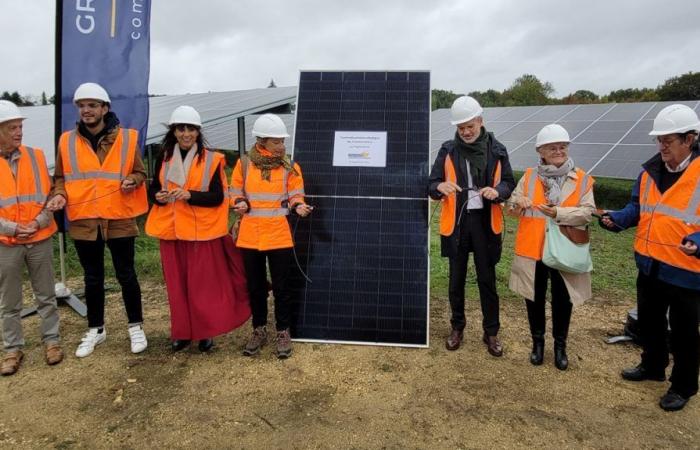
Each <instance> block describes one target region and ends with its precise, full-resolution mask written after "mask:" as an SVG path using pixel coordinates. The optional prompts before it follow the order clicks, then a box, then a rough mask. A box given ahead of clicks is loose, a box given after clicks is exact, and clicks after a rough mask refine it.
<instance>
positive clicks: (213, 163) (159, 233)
mask: <svg viewBox="0 0 700 450" xmlns="http://www.w3.org/2000/svg"><path fill="white" fill-rule="evenodd" d="M204 152H205V153H204V158H203V161H201V163H200V159H199V157H196V158H195V159H193V161H192V164H191V165H190V167H189V169H188V172H187V177H186V179H185V183H184V185H183V186H180V187H181V188H182V189H183V190H186V191H192V192H208V191H209V188H210V185H211V179H212V177H214V176H219V177H221V171H222V167H221V165H222V162H223V155H220V154H217V153H215V152H212V151H209V150H206V149H204ZM171 167H172V164H171V161H163V163H162V166H161V169H160V171H159V172H158V174H157V176H158V180H159V181H160V183H161V186H162V188H163V189H167V190H172V189H175V188H176V187H178V185H177V184H175V183H173V182H172V181H168V180H167V179H166V177H167V174H168V171H169V169H170V168H171ZM227 188H228V186H227V185H226V182H225V181H224V180H222V190H223V191H224V192H226V191H227ZM227 222H228V201H227V200H223V201H222V202H221V204H220V205H217V206H210V207H204V206H197V205H191V204H189V203H188V202H187V201H186V200H177V201H172V202H168V203H165V204H162V205H161V204H159V203H155V204H154V205H153V207H152V208H151V211H150V213H149V214H148V218H147V219H146V234H148V235H149V236H153V237H157V238H159V239H164V240H176V239H177V240H183V241H208V240H212V239H216V238H218V237H221V236H224V235H226V231H227Z"/></svg>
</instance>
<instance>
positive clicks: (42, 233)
mask: <svg viewBox="0 0 700 450" xmlns="http://www.w3.org/2000/svg"><path fill="white" fill-rule="evenodd" d="M19 151H20V153H21V156H20V158H19V160H18V161H17V163H18V164H17V175H16V176H15V175H14V174H13V173H12V169H11V168H10V164H9V162H8V161H7V160H6V159H5V158H0V218H2V219H5V220H9V221H11V222H16V223H19V224H23V225H26V224H28V223H29V222H31V221H32V220H34V219H36V217H37V216H38V215H39V214H40V213H41V211H42V210H43V209H44V206H45V204H46V199H47V198H48V195H49V191H50V190H51V180H50V179H49V171H48V170H47V168H46V159H44V152H42V151H41V150H40V149H38V148H36V149H35V148H31V147H27V146H25V145H21V146H20V147H19ZM56 229H57V227H56V222H54V220H53V219H51V223H50V224H49V226H47V227H45V228H42V229H40V230H39V231H37V232H36V233H35V234H34V236H32V237H31V238H29V239H22V240H21V241H18V240H17V238H15V237H14V236H2V235H0V242H1V243H3V244H5V245H17V244H31V243H33V242H39V241H43V240H45V239H48V238H50V237H51V236H52V235H53V234H54V233H55V232H56Z"/></svg>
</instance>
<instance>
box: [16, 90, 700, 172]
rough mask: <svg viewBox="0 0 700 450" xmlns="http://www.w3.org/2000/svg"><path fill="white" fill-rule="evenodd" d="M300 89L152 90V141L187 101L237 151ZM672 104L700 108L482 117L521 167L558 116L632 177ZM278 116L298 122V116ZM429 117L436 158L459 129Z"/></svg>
mask: <svg viewBox="0 0 700 450" xmlns="http://www.w3.org/2000/svg"><path fill="white" fill-rule="evenodd" d="M296 93H297V88H296V87H279V88H275V89H251V90H245V91H231V92H210V93H204V94H183V95H167V96H159V97H151V98H150V117H149V125H148V137H147V141H146V142H147V143H148V144H153V143H158V142H160V140H161V139H162V137H163V134H164V132H165V128H164V127H163V125H162V123H163V122H167V120H168V118H169V117H170V113H171V112H172V110H173V109H174V108H175V107H177V106H179V105H183V104H189V105H191V106H193V107H195V108H196V109H197V110H198V111H199V112H200V113H201V114H202V118H203V120H204V122H205V123H204V133H205V135H206V136H207V139H208V141H209V143H210V146H211V147H212V148H218V149H224V150H237V149H238V140H237V139H238V137H237V136H238V128H237V121H236V119H237V118H238V117H241V116H249V115H252V117H248V118H247V119H246V137H248V138H249V139H250V131H251V128H252V123H253V122H254V120H255V118H256V116H255V115H254V114H256V113H258V112H260V111H264V110H266V109H269V108H274V107H277V106H281V105H285V104H290V103H294V102H295V101H296ZM672 103H683V104H686V105H688V106H690V107H691V108H694V109H695V111H697V112H700V102H698V101H688V102H647V103H608V104H592V105H548V106H519V107H497V108H484V119H485V121H486V126H487V128H488V129H489V131H493V132H495V133H496V137H497V138H498V139H499V140H501V141H502V142H503V143H504V144H505V145H506V147H507V148H508V151H509V152H511V163H512V164H513V166H514V168H515V169H517V170H523V169H525V168H527V167H531V166H533V165H534V164H536V162H537V156H536V154H535V151H534V143H535V136H536V135H537V132H538V131H539V130H540V129H541V128H542V127H543V126H544V125H547V124H549V123H555V122H556V123H559V124H561V125H562V126H564V128H566V129H567V130H568V131H569V134H570V135H571V137H572V138H573V142H572V145H571V156H572V157H573V158H574V161H575V162H576V164H577V165H578V166H580V167H582V168H583V169H585V170H588V171H591V173H592V174H593V175H596V176H602V177H615V178H627V179H634V178H636V177H637V175H638V174H639V170H640V166H641V164H642V163H643V162H644V161H646V160H647V159H649V158H650V157H651V156H652V155H653V154H654V153H655V152H656V146H655V145H654V144H653V142H652V140H651V138H650V137H649V136H648V132H649V130H651V127H652V122H653V120H654V116H655V115H656V114H657V113H658V112H659V110H661V109H662V108H664V107H665V106H667V105H670V104H672ZM21 111H22V113H23V114H24V115H26V116H27V118H28V120H26V121H25V123H24V142H25V143H26V144H28V145H33V146H35V147H41V148H43V149H44V150H45V153H46V157H47V162H48V164H49V167H53V151H51V150H52V149H53V145H54V142H53V117H54V116H53V114H54V107H53V105H49V106H33V107H23V108H21ZM280 116H281V117H282V118H283V120H284V121H285V123H286V124H287V127H288V128H289V129H292V128H293V124H294V116H293V115H291V114H283V115H280ZM431 122H432V136H431V145H430V149H431V161H432V160H434V158H435V155H436V154H437V151H438V149H439V148H440V145H441V144H442V143H443V142H444V141H446V140H448V139H451V138H452V137H453V136H454V126H452V125H450V122H449V110H447V109H439V110H436V111H433V112H432V115H431ZM290 147H291V145H290Z"/></svg>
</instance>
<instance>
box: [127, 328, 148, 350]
mask: <svg viewBox="0 0 700 450" xmlns="http://www.w3.org/2000/svg"><path fill="white" fill-rule="evenodd" d="M129 339H131V353H141V352H142V351H144V350H146V347H148V341H147V340H146V333H144V332H143V327H142V326H141V325H132V326H130V327H129Z"/></svg>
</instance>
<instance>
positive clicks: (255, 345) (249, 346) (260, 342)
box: [243, 327, 267, 356]
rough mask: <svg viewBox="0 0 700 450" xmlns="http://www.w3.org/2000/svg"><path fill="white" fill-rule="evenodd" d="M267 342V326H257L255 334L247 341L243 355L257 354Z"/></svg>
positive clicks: (254, 330)
mask: <svg viewBox="0 0 700 450" xmlns="http://www.w3.org/2000/svg"><path fill="white" fill-rule="evenodd" d="M265 344H267V328H265V327H257V328H255V329H253V334H251V335H250V339H248V342H246V344H245V348H244V349H243V355H244V356H253V355H257V354H258V352H260V349H261V348H262V347H263V346H264V345H265Z"/></svg>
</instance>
